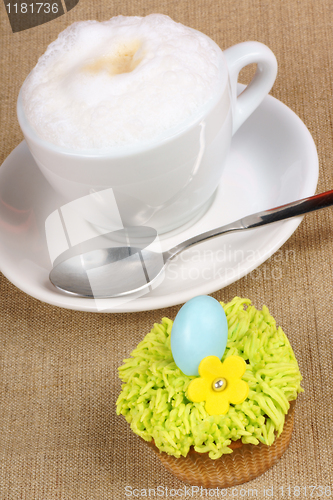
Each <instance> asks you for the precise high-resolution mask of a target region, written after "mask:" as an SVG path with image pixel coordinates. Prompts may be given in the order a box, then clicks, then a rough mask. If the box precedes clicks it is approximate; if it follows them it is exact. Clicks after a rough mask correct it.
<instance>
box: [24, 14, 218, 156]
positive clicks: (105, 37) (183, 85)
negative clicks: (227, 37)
mask: <svg viewBox="0 0 333 500" xmlns="http://www.w3.org/2000/svg"><path fill="white" fill-rule="evenodd" d="M220 54H221V50H220V49H219V48H218V46H217V45H216V44H215V43H214V42H213V41H212V40H210V39H209V38H208V37H207V36H206V35H204V34H202V33H200V32H198V31H196V30H193V29H191V28H188V27H185V26H183V25H182V24H179V23H176V22H174V21H172V20H171V19H170V18H169V17H168V16H164V15H161V14H152V15H149V16H147V17H144V18H142V17H124V16H117V17H114V18H112V19H110V20H109V21H105V22H101V23H100V22H97V21H84V22H78V23H74V24H73V25H71V26H70V27H68V28H67V29H66V30H65V31H63V32H62V33H60V35H59V37H58V38H57V40H55V41H54V42H53V43H51V44H50V45H49V47H48V48H47V50H46V52H45V54H44V55H43V56H42V57H41V58H40V59H39V61H38V63H37V65H36V67H35V68H34V69H33V71H32V72H31V74H30V75H29V76H28V78H27V79H26V81H25V83H24V85H23V88H22V104H23V109H24V113H25V116H26V118H27V120H28V122H29V123H30V125H32V127H33V128H34V129H35V131H36V133H37V134H38V135H39V136H40V137H41V138H42V139H44V140H46V141H47V142H50V143H52V144H55V145H57V146H61V147H65V148H69V149H72V150H90V149H109V148H114V147H116V146H123V145H133V144H134V145H135V144H139V143H148V142H149V141H151V140H153V139H156V138H159V137H160V136H161V137H164V136H168V135H169V136H172V135H173V130H174V129H175V127H179V126H181V124H182V123H188V120H189V119H191V117H195V116H197V114H198V113H199V112H200V109H201V108H202V107H203V106H204V105H205V104H206V103H208V101H209V100H210V99H211V98H212V97H213V96H214V95H215V94H216V92H217V90H218V88H219V86H220V85H221V78H222V76H221V68H220V65H219V58H220V57H221V55H220ZM223 78H226V76H225V75H223Z"/></svg>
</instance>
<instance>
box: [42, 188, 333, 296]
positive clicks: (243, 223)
mask: <svg viewBox="0 0 333 500" xmlns="http://www.w3.org/2000/svg"><path fill="white" fill-rule="evenodd" d="M331 205H333V190H331V191H327V192H325V193H321V194H317V195H314V196H310V197H309V198H303V199H301V200H298V201H294V202H292V203H287V204H286V205H282V206H280V207H276V208H272V209H270V210H264V211H262V212H258V213H255V214H251V215H248V216H246V217H243V218H242V219H239V220H237V221H235V222H231V223H230V224H227V225H225V226H222V227H218V228H216V229H212V230H210V231H207V232H204V233H202V234H199V235H197V236H193V237H192V238H190V239H188V240H185V241H183V242H182V243H179V244H178V245H176V246H175V247H173V248H171V249H170V250H167V251H165V252H162V253H161V252H158V251H154V250H152V249H151V243H152V242H153V241H154V240H155V238H156V236H157V232H156V230H155V229H152V228H149V227H145V226H142V227H140V226H136V227H131V228H125V229H123V230H120V231H116V232H114V233H109V235H107V237H102V238H100V237H97V238H95V239H94V241H93V242H91V241H90V243H88V246H86V248H84V245H83V246H81V247H80V248H72V249H70V250H69V251H67V252H65V253H64V254H62V256H60V257H59V258H58V259H57V260H56V261H55V263H54V267H53V269H52V271H51V272H50V276H49V277H50V281H51V283H53V285H54V286H55V287H56V288H58V289H59V290H60V291H63V292H65V293H68V294H71V295H74V296H78V297H86V298H96V299H101V298H111V297H119V296H123V295H127V294H130V293H133V292H138V291H139V290H144V289H145V288H147V287H149V286H150V285H151V284H152V283H153V282H154V281H155V280H157V278H158V277H159V276H161V274H162V271H163V269H164V267H165V266H166V264H167V262H168V261H169V260H170V259H172V258H173V257H175V256H176V255H177V254H179V253H180V252H182V251H183V250H185V249H187V248H189V247H191V246H192V245H196V244H197V243H200V242H202V241H205V240H208V239H210V238H215V237H217V236H221V235H223V234H227V233H232V232H235V231H243V230H246V229H253V228H256V227H259V226H264V225H266V224H271V223H272V222H278V221H281V220H284V219H290V218H292V217H297V216H300V215H303V214H306V213H308V212H312V211H314V210H320V209H322V208H325V207H329V206H331ZM75 252H77V253H75ZM59 259H60V260H59Z"/></svg>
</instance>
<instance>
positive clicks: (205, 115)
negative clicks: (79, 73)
mask: <svg viewBox="0 0 333 500" xmlns="http://www.w3.org/2000/svg"><path fill="white" fill-rule="evenodd" d="M216 47H217V46H216ZM217 49H218V51H219V64H220V65H221V68H223V70H222V71H221V75H222V77H221V85H220V88H219V92H217V93H216V95H215V96H213V97H212V99H210V100H209V101H208V103H207V104H206V105H205V106H203V107H201V108H200V109H199V110H198V111H197V112H196V114H195V115H193V116H191V118H189V119H188V120H187V121H186V122H185V123H184V122H183V123H181V125H179V126H177V127H175V128H174V129H172V130H171V131H170V130H169V131H167V132H166V133H165V134H164V135H163V134H162V135H159V136H158V137H157V138H155V139H153V140H151V141H150V142H149V143H144V144H138V145H133V146H116V147H113V148H112V149H111V150H110V151H107V152H105V150H104V151H102V150H100V151H99V150H87V151H79V152H78V151H77V150H70V149H67V148H64V147H60V146H56V145H53V144H51V143H49V142H46V141H45V140H43V139H41V138H40V137H39V136H38V135H37V133H36V132H35V130H34V129H33V127H32V126H31V125H30V124H29V122H28V120H27V118H26V116H25V114H24V110H23V106H22V96H21V92H20V95H19V97H18V103H17V114H18V119H19V123H20V126H21V129H22V131H23V134H24V137H25V140H26V142H27V144H28V147H29V150H30V152H31V154H32V155H33V157H34V159H35V161H36V163H37V165H38V167H39V168H40V170H41V172H42V173H43V174H44V176H45V177H46V179H47V180H48V181H49V183H50V184H51V186H52V187H53V188H54V189H55V190H56V191H57V192H58V193H59V194H60V195H61V196H62V197H63V198H64V199H65V200H66V201H72V200H75V199H78V198H81V197H84V196H87V195H90V194H93V193H97V192H100V191H102V190H106V189H108V190H110V188H111V189H112V190H113V194H114V197H115V200H116V203H117V207H118V211H119V213H117V214H114V205H112V207H108V206H107V204H103V203H102V205H101V206H99V207H97V209H96V211H94V210H91V208H89V210H88V211H87V213H86V214H84V215H85V217H86V219H87V220H89V221H90V222H92V223H93V224H95V225H97V226H98V225H99V226H101V227H104V228H107V227H108V225H109V224H110V227H114V224H113V222H114V220H113V219H114V217H117V218H119V214H120V217H121V220H122V223H123V226H125V227H126V226H137V225H147V226H150V227H153V228H154V229H156V230H157V231H158V233H159V234H161V233H164V232H167V231H170V230H173V229H176V228H178V227H180V226H182V225H183V224H185V223H187V222H188V221H190V220H191V219H194V218H196V217H198V216H200V214H201V213H204V212H205V210H206V209H207V207H208V206H209V205H210V203H211V200H212V197H213V195H214V192H215V191H216V188H217V186H218V185H219V182H220V179H221V176H222V173H223V168H224V165H225V161H226V157H227V154H228V151H229V147H230V143H231V138H232V135H233V134H234V133H235V132H236V131H237V130H238V128H239V127H240V126H241V125H242V123H243V122H244V121H245V120H246V119H247V118H248V117H249V116H250V114H251V113H252V112H253V111H254V110H255V109H256V108H257V107H258V106H259V104H260V103H261V102H262V100H263V99H264V97H265V96H266V95H267V94H268V92H269V91H270V89H271V87H272V85H273V83H274V81H275V78H276V74H277V62H276V58H275V56H274V54H273V52H272V51H271V50H270V49H269V48H268V47H266V46H265V45H263V44H262V43H259V42H244V43H240V44H238V45H235V46H233V47H230V48H229V49H227V50H225V51H224V52H222V50H221V49H219V48H218V47H217ZM251 63H256V64H257V71H256V74H255V76H254V77H253V79H252V81H251V83H250V84H249V85H248V86H247V87H246V89H245V90H244V91H243V92H242V94H241V95H240V96H239V97H237V88H236V87H237V79H238V75H239V72H240V70H241V69H242V68H244V67H245V66H247V65H248V64H251ZM95 199H96V200H98V196H97V197H95ZM101 199H102V200H103V199H104V198H103V197H101ZM96 203H98V201H97V202H96Z"/></svg>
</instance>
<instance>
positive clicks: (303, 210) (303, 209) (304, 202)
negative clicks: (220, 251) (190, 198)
mask: <svg viewBox="0 0 333 500" xmlns="http://www.w3.org/2000/svg"><path fill="white" fill-rule="evenodd" d="M331 205H333V190H331V191H326V192H325V193H320V194H316V195H314V196H309V197H308V198H303V199H301V200H297V201H293V202H291V203H287V204H286V205H281V206H280V207H275V208H271V209H269V210H264V211H262V212H257V213H255V214H251V215H247V216H246V217H243V218H242V219H239V220H237V221H235V222H231V223H230V224H227V225H225V226H222V227H218V228H216V229H212V230H211V231H206V232H205V233H202V234H199V235H197V236H194V237H193V238H190V239H188V240H186V241H183V242H182V243H180V244H179V245H177V246H175V247H174V248H171V249H170V250H169V251H168V252H166V256H167V258H168V259H170V258H172V257H174V256H175V255H176V254H178V253H179V252H181V251H182V250H185V248H188V247H190V246H192V245H194V244H196V243H199V242H201V241H205V240H208V239H210V238H214V237H215V236H220V235H222V234H226V233H232V232H234V231H241V230H244V229H253V228H255V227H259V226H265V225H266V224H271V223H272V222H278V221H281V220H284V219H291V218H292V217H297V216H299V215H304V214H307V213H309V212H313V211H314V210H320V209H321V208H326V207H329V206H331Z"/></svg>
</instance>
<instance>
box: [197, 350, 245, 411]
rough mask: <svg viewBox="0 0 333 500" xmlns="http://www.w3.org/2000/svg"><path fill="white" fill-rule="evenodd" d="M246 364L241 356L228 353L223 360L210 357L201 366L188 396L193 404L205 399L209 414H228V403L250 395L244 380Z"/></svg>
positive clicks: (240, 401) (236, 402)
mask: <svg viewBox="0 0 333 500" xmlns="http://www.w3.org/2000/svg"><path fill="white" fill-rule="evenodd" d="M245 370H246V363H245V361H244V359H243V358H241V357H240V356H229V357H228V358H226V359H225V361H224V362H223V363H221V361H220V359H219V358H218V357H217V356H207V357H206V358H204V359H203V360H202V361H201V363H200V365H199V369H198V371H199V375H200V377H198V378H196V379H194V380H192V382H191V383H190V385H189V387H188V398H189V399H190V400H191V401H193V402H194V403H201V401H206V405H205V408H206V411H207V413H209V415H225V414H226V413H227V412H228V410H229V403H232V404H234V405H236V404H240V403H242V402H243V401H244V400H245V399H246V398H247V396H248V394H249V386H248V385H247V383H246V382H245V381H244V380H241V378H242V376H243V375H244V373H245Z"/></svg>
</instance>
